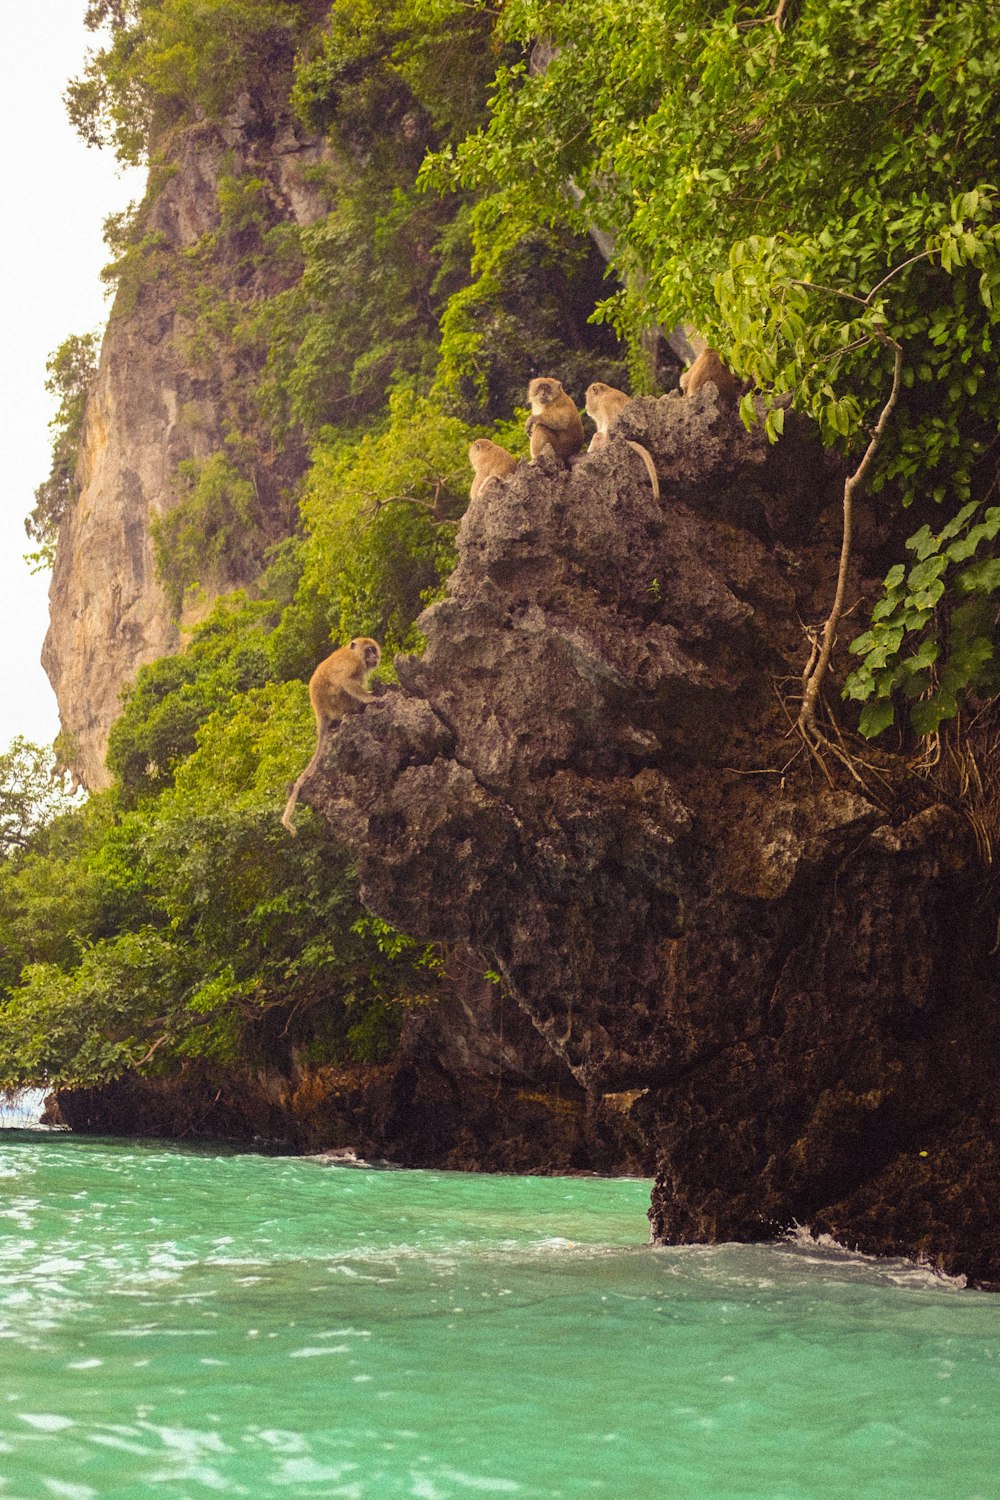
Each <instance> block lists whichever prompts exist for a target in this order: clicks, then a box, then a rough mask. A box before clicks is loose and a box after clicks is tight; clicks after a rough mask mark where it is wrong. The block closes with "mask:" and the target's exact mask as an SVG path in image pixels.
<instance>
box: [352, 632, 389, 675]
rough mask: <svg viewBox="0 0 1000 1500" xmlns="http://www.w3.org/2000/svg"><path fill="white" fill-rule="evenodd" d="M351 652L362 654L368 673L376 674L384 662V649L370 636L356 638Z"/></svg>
mask: <svg viewBox="0 0 1000 1500" xmlns="http://www.w3.org/2000/svg"><path fill="white" fill-rule="evenodd" d="M351 650H352V651H359V652H360V653H361V659H362V661H363V662H364V664H365V671H366V672H374V670H375V668H376V667H377V666H378V664H379V662H380V661H381V660H382V647H381V646H380V645H379V643H378V641H373V640H372V638H371V636H369V635H359V636H355V638H354V640H353V641H352V642H351Z"/></svg>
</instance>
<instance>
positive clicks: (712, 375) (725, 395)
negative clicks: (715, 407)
mask: <svg viewBox="0 0 1000 1500" xmlns="http://www.w3.org/2000/svg"><path fill="white" fill-rule="evenodd" d="M709 382H711V384H712V385H714V386H715V388H716V390H717V391H718V393H719V400H720V401H725V402H734V401H739V399H740V397H741V396H742V394H743V384H742V382H741V381H739V380H737V378H736V376H735V375H734V374H733V372H732V370H730V369H728V368H727V366H726V365H724V364H723V363H722V360H721V359H720V358H719V355H718V351H717V350H715V349H703V350H702V351H701V353H700V354H699V355H698V358H697V359H696V360H695V362H694V364H693V365H691V366H690V367H689V368H688V369H687V370H685V371H684V373H683V374H682V376H681V381H680V385H681V390H682V391H683V392H684V395H685V396H693V395H694V393H695V391H700V390H701V388H702V386H703V385H708V384H709Z"/></svg>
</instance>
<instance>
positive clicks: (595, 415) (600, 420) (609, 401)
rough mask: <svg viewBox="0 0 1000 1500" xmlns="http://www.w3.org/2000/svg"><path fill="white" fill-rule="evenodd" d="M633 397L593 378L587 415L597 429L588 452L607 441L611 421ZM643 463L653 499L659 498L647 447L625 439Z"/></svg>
mask: <svg viewBox="0 0 1000 1500" xmlns="http://www.w3.org/2000/svg"><path fill="white" fill-rule="evenodd" d="M632 399H633V398H632V397H631V396H629V395H626V393H625V392H624V391H619V390H616V389H615V387H614V386H613V385H604V384H603V382H602V381H600V380H595V381H594V383H593V385H588V387H587V415H588V417H591V418H592V419H593V422H594V425H595V426H596V428H597V431H596V432H595V433H594V436H593V437H592V438H591V440H590V448H589V450H588V451H589V452H590V453H595V452H596V451H597V449H598V448H603V447H604V445H605V444H606V443H607V441H608V432H609V430H610V428H611V426H612V423H613V422H615V420H616V419H617V418H618V417H620V416H621V414H622V412H623V411H624V410H625V408H626V406H628V404H629V402H630V401H631V400H632ZM625 441H626V443H628V445H629V447H630V448H632V449H633V450H634V451H635V452H636V453H638V455H639V457H640V458H641V459H642V461H643V463H644V464H645V465H646V473H647V474H648V475H649V482H650V484H651V485H652V486H653V499H654V500H659V498H660V481H659V479H658V478H657V474H656V467H655V465H654V463H653V455H652V454H651V453H650V452H649V449H648V448H644V447H643V446H642V444H641V443H633V441H632V439H631V438H626V439H625Z"/></svg>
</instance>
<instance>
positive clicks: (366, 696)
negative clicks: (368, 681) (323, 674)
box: [340, 682, 375, 703]
mask: <svg viewBox="0 0 1000 1500" xmlns="http://www.w3.org/2000/svg"><path fill="white" fill-rule="evenodd" d="M340 686H341V691H342V692H345V693H346V694H347V695H348V697H349V698H356V699H357V701H358V702H359V703H374V702H375V694H374V693H370V692H369V691H368V689H367V688H366V687H363V686H362V684H361V683H360V682H358V683H354V682H342V683H341V685H340Z"/></svg>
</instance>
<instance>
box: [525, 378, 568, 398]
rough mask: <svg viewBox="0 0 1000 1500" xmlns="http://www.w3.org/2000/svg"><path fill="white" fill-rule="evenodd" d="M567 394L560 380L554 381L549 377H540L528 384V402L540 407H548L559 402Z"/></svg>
mask: <svg viewBox="0 0 1000 1500" xmlns="http://www.w3.org/2000/svg"><path fill="white" fill-rule="evenodd" d="M563 395H565V392H564V390H563V388H562V386H561V384H560V383H559V381H558V380H553V379H552V378H551V376H549V375H538V376H536V378H535V379H534V380H531V381H529V382H528V400H529V401H530V402H531V403H532V404H534V403H535V402H537V403H538V405H539V406H548V405H549V403H550V402H552V401H558V399H559V397H560V396H563Z"/></svg>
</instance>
